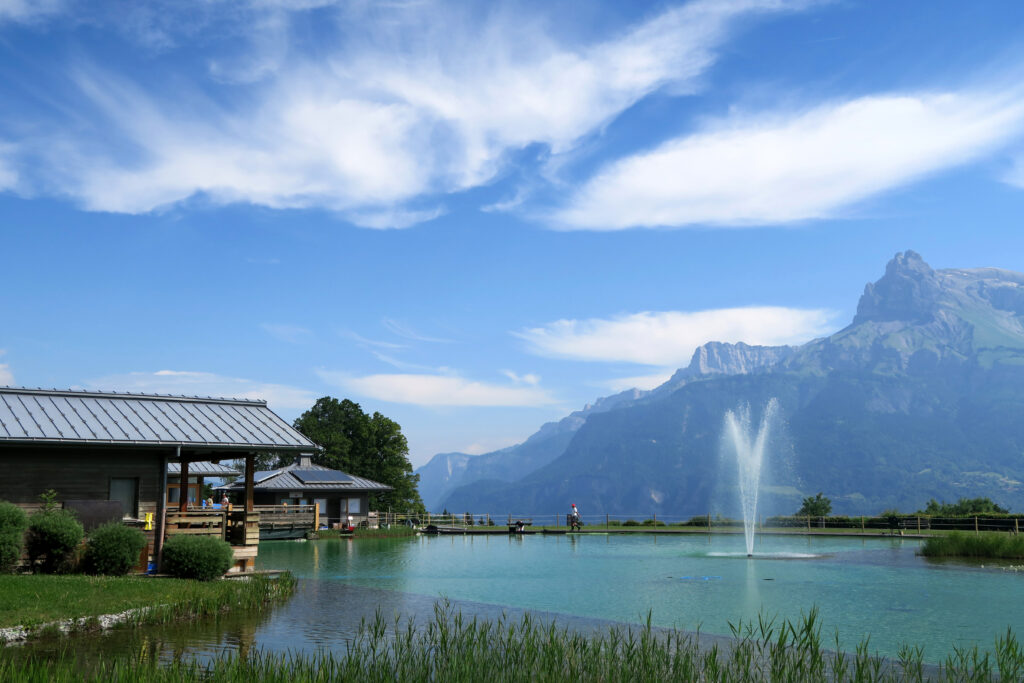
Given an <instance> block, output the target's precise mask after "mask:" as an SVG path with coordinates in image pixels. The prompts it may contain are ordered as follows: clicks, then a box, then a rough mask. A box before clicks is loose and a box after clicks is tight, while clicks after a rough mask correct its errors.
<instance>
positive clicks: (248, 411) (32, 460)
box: [0, 387, 315, 571]
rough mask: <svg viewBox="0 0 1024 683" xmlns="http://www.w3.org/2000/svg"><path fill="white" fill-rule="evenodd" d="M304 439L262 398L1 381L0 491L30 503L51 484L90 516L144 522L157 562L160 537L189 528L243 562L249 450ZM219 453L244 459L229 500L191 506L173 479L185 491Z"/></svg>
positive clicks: (251, 539)
mask: <svg viewBox="0 0 1024 683" xmlns="http://www.w3.org/2000/svg"><path fill="white" fill-rule="evenodd" d="M313 448H315V446H314V444H313V443H312V442H311V441H310V440H309V439H307V438H306V437H305V436H303V435H302V434H300V433H299V432H297V431H296V430H294V429H292V427H291V426H289V425H288V423H286V422H285V421H284V420H282V419H281V418H280V417H278V416H277V415H275V414H274V413H273V412H272V411H271V410H270V409H269V408H267V404H266V402H265V401H251V400H243V399H224V398H201V397H187V396H159V395H147V394H122V393H115V392H108V393H104V392H92V391H58V390H56V389H54V390H44V389H20V388H11V387H7V388H3V387H0V500H7V501H10V502H12V503H15V504H16V505H19V506H21V507H22V508H25V509H26V510H27V511H31V510H33V509H35V508H37V507H38V505H39V494H41V493H43V492H44V491H47V490H48V489H53V490H55V491H56V492H57V501H58V502H59V503H61V504H63V506H64V507H65V508H70V509H75V510H76V511H78V512H79V517H80V518H83V521H89V520H91V523H92V525H95V523H98V522H102V521H106V520H107V519H111V518H114V519H123V520H124V521H125V523H126V524H132V525H138V526H139V527H141V528H143V529H144V531H145V533H146V536H147V538H148V539H149V555H150V557H151V558H152V561H154V562H156V563H157V564H159V561H160V554H161V549H162V548H163V542H164V539H165V538H166V537H167V536H170V535H173V534H176V533H188V534H201V535H213V536H219V537H220V538H223V539H225V540H227V541H228V542H230V543H231V545H232V546H233V547H234V548H235V559H236V568H237V569H241V570H243V571H244V570H247V569H250V568H252V566H253V563H254V560H255V557H256V552H257V544H258V526H259V512H258V511H255V510H254V509H253V483H254V473H255V467H254V464H255V455H256V454H257V453H268V452H273V453H289V452H291V453H297V452H309V451H310V450H311V449H313ZM226 460H244V461H245V465H246V467H245V476H244V477H242V481H241V482H240V486H241V490H242V494H241V495H240V496H239V497H238V500H237V501H236V502H237V503H238V504H237V505H235V506H232V507H231V509H229V510H220V509H218V510H201V509H200V510H196V509H195V506H192V507H190V506H189V504H188V503H189V498H190V497H191V496H189V495H186V496H181V492H180V487H181V482H184V483H185V486H186V487H189V490H191V487H192V486H193V484H194V485H196V486H198V485H199V483H200V482H199V481H198V479H199V477H200V476H214V475H213V473H212V470H210V469H208V468H207V465H206V463H213V464H216V463H219V462H220V461H226ZM199 463H203V464H199ZM171 465H176V466H177V472H176V474H174V473H171V474H170V475H169V471H168V470H169V469H170V468H171ZM193 467H195V475H193V473H192V468H193ZM172 481H173V482H174V483H176V484H177V487H174V488H173V489H172V488H171V486H170V484H171V483H172ZM172 490H173V491H175V492H176V493H175V494H172V493H170V491H172ZM196 490H197V491H198V490H199V489H198V488H197V489H196ZM239 501H240V502H239ZM89 526H90V523H87V524H86V527H87V528H88V527H89Z"/></svg>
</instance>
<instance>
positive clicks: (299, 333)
mask: <svg viewBox="0 0 1024 683" xmlns="http://www.w3.org/2000/svg"><path fill="white" fill-rule="evenodd" d="M260 327H261V328H262V329H263V331H264V332H266V333H267V334H269V335H270V336H271V337H274V338H275V339H278V340H280V341H283V342H287V343H289V344H304V343H305V342H308V341H309V340H311V339H312V338H313V332H312V330H308V329H306V328H305V327H298V326H297V325H275V324H272V323H263V324H262V325H260Z"/></svg>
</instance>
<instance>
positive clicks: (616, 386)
mask: <svg viewBox="0 0 1024 683" xmlns="http://www.w3.org/2000/svg"><path fill="white" fill-rule="evenodd" d="M674 372H675V371H674V370H665V371H664V372H659V373H655V374H653V375H636V376H634V377H616V378H614V379H610V380H606V381H604V382H601V383H600V384H599V385H598V386H600V387H602V388H604V389H607V390H609V391H613V392H615V393H618V392H620V391H626V390H627V389H641V390H643V391H647V390H650V389H654V388H656V387H660V386H661V385H662V384H664V383H665V382H667V381H668V380H669V379H670V378H671V377H672V375H673V373H674Z"/></svg>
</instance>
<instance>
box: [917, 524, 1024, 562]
mask: <svg viewBox="0 0 1024 683" xmlns="http://www.w3.org/2000/svg"><path fill="white" fill-rule="evenodd" d="M921 554H922V555H924V556H925V557H974V558H979V559H989V558H991V559H1004V560H1019V559H1024V537H1021V536H1018V535H1010V534H1001V533H992V532H988V533H981V534H965V533H961V532H958V531H953V532H950V533H949V534H945V535H942V536H934V537H932V538H929V539H927V540H926V541H925V543H924V546H922V548H921Z"/></svg>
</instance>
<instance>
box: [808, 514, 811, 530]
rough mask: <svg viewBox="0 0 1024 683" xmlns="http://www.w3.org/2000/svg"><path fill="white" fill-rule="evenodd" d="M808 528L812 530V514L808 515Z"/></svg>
mask: <svg viewBox="0 0 1024 683" xmlns="http://www.w3.org/2000/svg"><path fill="white" fill-rule="evenodd" d="M807 530H808V531H810V530H811V516H810V515H807Z"/></svg>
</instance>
